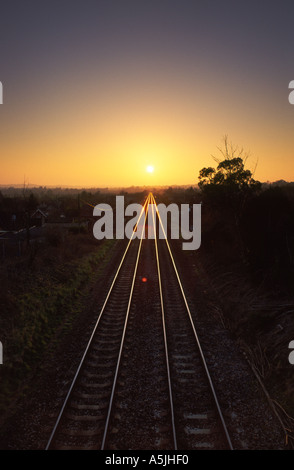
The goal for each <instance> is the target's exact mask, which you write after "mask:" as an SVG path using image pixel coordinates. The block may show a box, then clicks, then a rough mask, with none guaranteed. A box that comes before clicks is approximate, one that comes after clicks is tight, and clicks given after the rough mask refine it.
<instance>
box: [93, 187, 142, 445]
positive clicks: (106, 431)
mask: <svg viewBox="0 0 294 470" xmlns="http://www.w3.org/2000/svg"><path fill="white" fill-rule="evenodd" d="M150 199H151V197H150V196H148V198H147V200H146V201H148V204H147V209H146V214H145V223H146V219H147V214H148V209H149V200H150ZM144 232H145V224H144V227H143V230H142V234H141V238H140V244H139V248H138V252H137V258H136V263H135V268H134V273H133V280H132V286H131V290H130V295H129V301H128V307H127V312H126V318H125V323H124V329H123V333H122V339H121V344H120V349H119V354H118V360H117V365H116V369H115V375H114V380H113V385H112V391H111V396H110V400H109V407H108V412H107V418H106V423H105V427H104V433H103V438H102V443H101V450H104V447H105V442H106V438H107V433H108V428H109V421H110V415H111V411H112V404H113V398H114V393H115V389H116V383H117V377H118V372H119V367H120V362H121V356H122V350H123V346H124V340H125V334H126V330H127V324H128V319H129V313H130V308H131V303H132V298H133V291H134V286H135V281H136V275H137V268H138V263H139V258H140V254H141V248H142V241H143V238H144Z"/></svg>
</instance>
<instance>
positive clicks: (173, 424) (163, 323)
mask: <svg viewBox="0 0 294 470" xmlns="http://www.w3.org/2000/svg"><path fill="white" fill-rule="evenodd" d="M151 210H152V220H153V228H154V243H155V254H156V264H157V273H158V286H159V295H160V305H161V316H162V328H163V338H164V349H165V359H166V369H167V378H168V390H169V401H170V409H171V422H172V430H173V441H174V450H177V448H178V446H177V435H176V426H175V415H174V404H173V394H172V386H171V376H170V366H169V356H168V345H167V335H166V327H165V311H164V303H163V294H162V281H161V270H160V263H159V255H158V246H157V235H156V225H155V216H154V204H152V208H151Z"/></svg>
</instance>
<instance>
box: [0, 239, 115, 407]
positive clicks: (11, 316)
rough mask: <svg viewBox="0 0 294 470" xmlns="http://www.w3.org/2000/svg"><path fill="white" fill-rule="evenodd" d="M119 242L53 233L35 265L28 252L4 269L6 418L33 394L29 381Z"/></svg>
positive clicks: (1, 327) (0, 326)
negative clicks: (30, 392)
mask: <svg viewBox="0 0 294 470" xmlns="http://www.w3.org/2000/svg"><path fill="white" fill-rule="evenodd" d="M113 244H114V241H113V240H105V241H101V242H97V240H94V239H93V235H92V234H89V233H82V234H79V233H76V234H74V233H67V234H66V235H64V234H63V235H62V237H60V234H59V233H55V234H54V233H50V234H49V237H48V239H47V240H46V242H45V243H44V244H42V246H41V247H39V248H38V250H37V254H36V255H35V256H34V260H33V263H32V260H31V250H28V252H27V253H26V254H24V255H23V256H22V257H21V259H19V258H17V259H9V260H8V261H7V262H6V263H5V264H3V265H2V266H1V271H0V282H1V284H2V289H1V293H0V305H1V318H0V332H1V338H0V339H1V342H2V344H3V364H2V365H1V367H0V382H1V387H0V414H1V415H5V414H7V410H9V408H10V407H13V404H14V403H15V400H17V399H18V398H19V397H20V396H21V395H24V394H26V393H29V378H32V377H33V376H34V371H35V370H36V369H37V368H40V367H42V361H45V360H46V352H47V349H48V347H49V346H51V347H52V343H53V344H54V342H57V341H60V338H62V337H63V336H64V334H66V332H68V331H69V330H70V329H71V328H72V325H73V322H74V320H75V319H76V318H77V317H78V315H79V314H81V312H82V311H83V306H84V302H85V300H86V298H87V295H88V294H89V292H90V289H91V286H92V284H93V280H94V279H97V277H98V276H99V275H101V274H102V272H103V268H104V267H105V265H106V263H107V260H108V259H109V258H110V255H111V248H112V247H113Z"/></svg>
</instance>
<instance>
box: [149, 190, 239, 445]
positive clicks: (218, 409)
mask: <svg viewBox="0 0 294 470" xmlns="http://www.w3.org/2000/svg"><path fill="white" fill-rule="evenodd" d="M151 200H152V201H153V204H154V206H155V208H156V212H157V216H158V220H159V222H160V225H161V228H162V231H163V234H164V239H165V242H166V245H167V248H168V251H169V254H170V258H171V261H172V264H173V267H174V271H175V273H176V277H177V280H178V283H179V287H180V290H181V293H182V296H183V300H184V303H185V306H186V310H187V313H188V316H189V319H190V322H191V326H192V329H193V333H194V336H195V339H196V343H197V346H198V349H199V353H200V356H201V360H202V364H203V366H204V369H205V372H206V376H207V379H208V382H209V385H210V389H211V392H212V395H213V398H214V402H215V405H216V408H217V411H218V415H219V418H220V421H221V423H222V427H223V430H224V433H225V436H226V440H227V442H228V445H229V448H230V450H233V445H232V442H231V438H230V435H229V432H228V429H227V426H226V423H225V420H224V417H223V414H222V411H221V408H220V405H219V402H218V398H217V395H216V391H215V388H214V385H213V382H212V379H211V376H210V373H209V370H208V367H207V363H206V359H205V357H204V354H203V350H202V347H201V344H200V341H199V338H198V335H197V332H196V328H195V325H194V321H193V318H192V314H191V311H190V307H189V304H188V301H187V298H186V295H185V292H184V289H183V286H182V283H181V280H180V276H179V273H178V269H177V267H176V263H175V260H174V257H173V254H172V251H171V248H170V245H169V242H168V239H167V235H166V233H165V230H164V227H163V223H162V220H161V217H160V213H159V210H158V207H157V204H156V201H155V198H154V196H153V194H151ZM154 230H156V227H154Z"/></svg>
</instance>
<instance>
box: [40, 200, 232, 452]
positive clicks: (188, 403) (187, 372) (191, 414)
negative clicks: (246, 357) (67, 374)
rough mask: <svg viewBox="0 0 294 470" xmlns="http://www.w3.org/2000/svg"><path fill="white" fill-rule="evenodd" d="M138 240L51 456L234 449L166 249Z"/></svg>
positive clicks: (65, 409) (161, 243)
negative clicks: (60, 452) (72, 452)
mask: <svg viewBox="0 0 294 470" xmlns="http://www.w3.org/2000/svg"><path fill="white" fill-rule="evenodd" d="M148 211H151V213H152V219H153V222H154V224H153V226H155V222H156V224H160V223H161V221H160V216H159V213H158V211H157V206H156V203H155V199H154V197H153V196H152V194H150V195H149V196H148V197H147V199H146V201H145V204H144V206H143V210H142V213H141V219H140V222H139V225H138V227H139V226H140V224H141V227H144V226H145V223H146V217H147V213H148ZM136 233H137V234H138V232H136V231H134V233H133V238H132V239H131V240H130V241H129V244H128V246H127V248H126V250H125V252H124V255H123V257H122V260H121V263H120V265H119V268H118V270H117V272H116V274H115V276H114V279H113V282H112V284H111V287H110V289H109V292H108V293H107V296H106V298H105V302H104V305H103V307H102V309H101V311H100V312H99V316H98V319H97V322H96V324H95V328H94V330H93V333H92V335H91V337H90V339H89V342H88V345H87V348H86V350H85V352H84V354H83V357H82V360H81V362H80V365H79V367H78V369H77V372H76V374H75V377H74V379H73V382H72V384H71V386H70V388H69V391H68V393H67V396H66V398H65V401H64V403H63V406H62V408H61V410H60V413H59V415H58V417H57V419H56V422H55V425H54V427H53V429H52V432H51V435H50V437H49V440H48V443H47V446H46V449H85V450H87V449H102V450H103V449H108V450H178V449H186V450H193V449H232V443H231V439H230V436H229V433H228V430H227V428H226V424H225V422H224V419H223V416H222V412H221V409H220V406H219V403H218V400H217V396H216V392H215V389H214V386H213V384H212V381H211V378H210V375H209V371H208V369H207V366H206V362H205V358H204V355H203V352H202V350H201V345H200V343H199V339H198V336H197V333H196V328H195V325H194V323H193V319H192V314H191V311H190V307H189V305H188V301H187V299H186V296H185V294H184V290H183V286H182V283H181V280H180V276H179V274H178V271H177V269H176V266H175V262H174V259H173V256H172V252H171V249H170V246H169V243H168V240H167V239H158V238H157V236H156V231H155V232H154V237H153V239H150V238H149V239H148V238H142V237H141V238H140V239H139V238H136V237H135V234H136ZM142 233H143V232H142Z"/></svg>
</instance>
